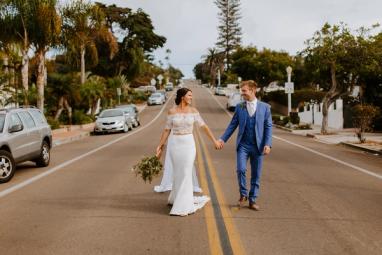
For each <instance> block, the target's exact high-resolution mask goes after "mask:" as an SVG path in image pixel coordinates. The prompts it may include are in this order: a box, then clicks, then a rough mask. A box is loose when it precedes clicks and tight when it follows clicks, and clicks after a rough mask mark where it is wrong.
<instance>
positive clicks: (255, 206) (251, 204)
mask: <svg viewBox="0 0 382 255" xmlns="http://www.w3.org/2000/svg"><path fill="white" fill-rule="evenodd" d="M249 209H251V210H255V211H259V210H260V206H258V205H257V204H256V203H249Z"/></svg>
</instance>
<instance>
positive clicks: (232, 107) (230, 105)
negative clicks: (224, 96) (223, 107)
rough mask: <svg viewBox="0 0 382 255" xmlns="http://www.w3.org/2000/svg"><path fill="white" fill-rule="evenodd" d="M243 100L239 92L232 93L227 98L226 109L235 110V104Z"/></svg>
mask: <svg viewBox="0 0 382 255" xmlns="http://www.w3.org/2000/svg"><path fill="white" fill-rule="evenodd" d="M241 102H243V99H242V97H241V94H240V93H238V92H235V93H233V94H232V95H231V96H230V97H229V98H228V102H227V109H228V110H229V111H235V108H236V105H238V104H240V103H241Z"/></svg>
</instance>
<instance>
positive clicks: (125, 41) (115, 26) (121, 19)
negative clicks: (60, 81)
mask: <svg viewBox="0 0 382 255" xmlns="http://www.w3.org/2000/svg"><path fill="white" fill-rule="evenodd" d="M96 5H97V6H99V8H100V9H101V10H102V11H103V13H105V20H106V24H107V26H108V27H109V28H111V29H112V30H113V31H118V35H119V36H118V38H121V40H120V42H119V51H118V52H117V54H116V56H115V57H114V58H113V60H112V61H107V59H106V58H105V57H103V56H105V55H106V54H107V52H105V51H104V47H100V50H99V55H100V57H101V58H102V60H101V61H100V63H99V65H98V66H97V67H95V68H93V69H92V72H93V73H97V74H102V75H105V74H106V72H108V73H109V75H110V77H111V76H115V75H121V74H123V75H125V76H126V77H127V79H128V80H130V81H134V80H135V79H137V78H138V77H139V76H140V75H144V73H145V71H146V69H145V67H146V66H147V62H149V61H152V59H151V60H150V53H151V52H153V51H154V50H155V49H157V48H159V47H163V45H164V43H165V42H166V38H165V37H163V36H160V35H157V34H156V33H155V32H154V26H153V24H152V21H151V18H150V16H149V15H147V14H146V13H145V12H143V11H142V10H141V9H138V10H137V11H136V12H133V11H132V10H131V9H129V8H121V7H117V6H115V5H110V6H106V5H104V4H101V3H96Z"/></svg>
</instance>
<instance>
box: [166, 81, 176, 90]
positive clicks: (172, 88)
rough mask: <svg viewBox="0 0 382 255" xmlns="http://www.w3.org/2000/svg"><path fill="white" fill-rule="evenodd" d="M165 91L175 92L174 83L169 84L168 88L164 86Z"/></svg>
mask: <svg viewBox="0 0 382 255" xmlns="http://www.w3.org/2000/svg"><path fill="white" fill-rule="evenodd" d="M164 89H165V90H166V91H173V90H174V84H173V83H172V82H168V83H167V84H166V86H164Z"/></svg>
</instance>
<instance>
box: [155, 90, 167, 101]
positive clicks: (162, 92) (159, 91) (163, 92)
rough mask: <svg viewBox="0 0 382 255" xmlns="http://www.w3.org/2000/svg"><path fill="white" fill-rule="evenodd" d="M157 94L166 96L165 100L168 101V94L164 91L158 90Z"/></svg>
mask: <svg viewBox="0 0 382 255" xmlns="http://www.w3.org/2000/svg"><path fill="white" fill-rule="evenodd" d="M157 93H161V94H162V95H163V96H164V99H165V100H167V92H166V90H164V89H160V90H157Z"/></svg>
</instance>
